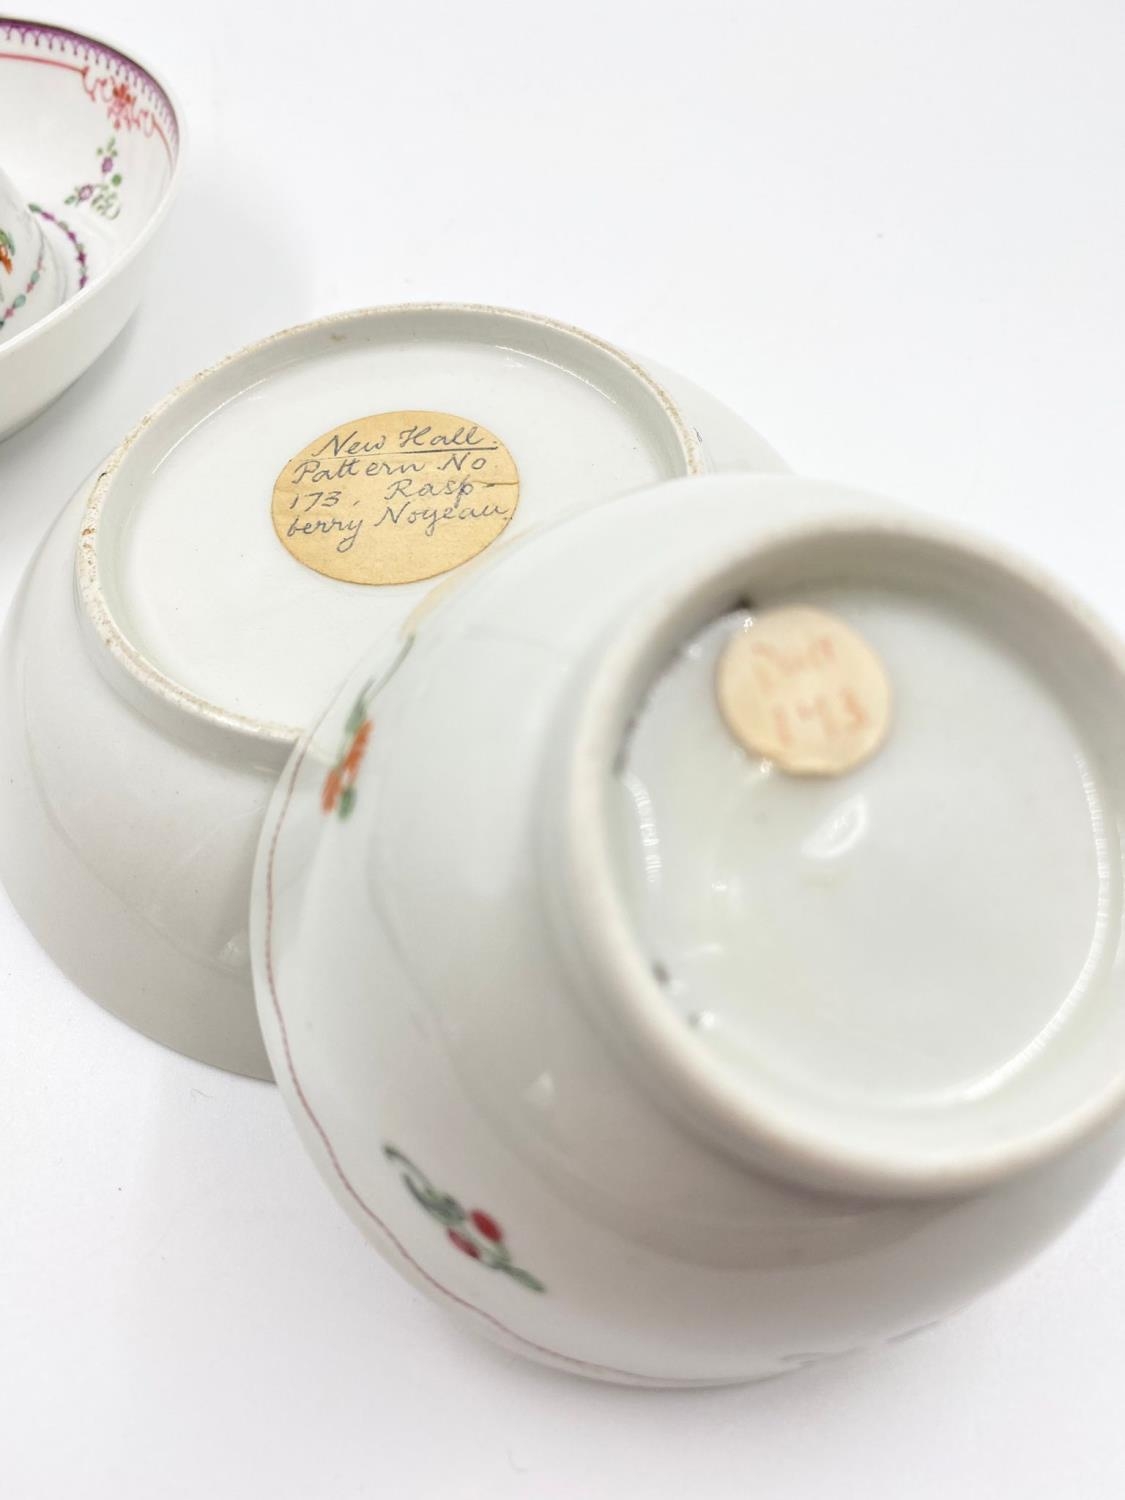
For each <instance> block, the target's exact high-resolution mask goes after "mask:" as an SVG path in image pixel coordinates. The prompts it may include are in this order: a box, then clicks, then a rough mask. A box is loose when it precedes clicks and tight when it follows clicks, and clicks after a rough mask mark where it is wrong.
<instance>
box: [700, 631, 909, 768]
mask: <svg viewBox="0 0 1125 1500" xmlns="http://www.w3.org/2000/svg"><path fill="white" fill-rule="evenodd" d="M716 691H717V694H718V700H719V710H720V712H721V713H722V716H723V719H724V721H725V722H726V725H727V728H728V729H729V730H730V732H731V733H732V734H733V735H734V737H735V739H736V740H738V741H739V743H740V744H741V745H742V746H743V747H744V748H745V749H747V750H749V751H750V752H751V753H752V754H754V755H761V756H763V757H765V758H766V759H767V760H771V761H773V762H774V763H775V764H776V765H778V766H779V767H780V768H781V769H782V770H783V771H789V772H791V773H792V774H794V775H798V776H839V775H841V774H842V773H843V772H844V771H850V770H851V769H852V767H853V766H857V765H859V764H860V762H861V761H865V760H867V758H868V757H869V756H871V755H873V754H874V753H875V751H876V750H877V749H878V748H879V746H880V745H881V744H882V743H883V740H884V739H885V738H886V734H887V730H888V728H889V726H890V719H891V689H890V683H889V682H888V681H887V674H886V672H885V671H884V670H883V664H882V662H881V661H880V660H879V658H878V657H877V656H876V655H875V652H874V651H873V650H872V649H871V647H870V646H869V645H868V644H867V642H866V641H865V640H864V639H863V637H862V636H861V635H859V634H857V632H856V631H854V630H853V629H852V628H851V626H850V625H846V624H845V623H844V621H843V620H841V619H838V618H837V617H836V616H835V615H830V614H827V613H826V612H825V611H824V610H820V609H811V608H807V607H805V606H804V605H795V606H788V605H787V606H784V607H781V608H778V609H769V610H765V611H763V613H762V614H760V615H756V616H754V617H753V618H752V619H751V620H750V621H749V622H748V623H747V625H746V626H745V628H744V629H742V630H740V631H739V632H738V633H737V634H736V635H735V636H733V637H732V639H731V640H730V641H729V643H728V644H727V646H726V648H725V649H724V651H723V653H722V655H721V656H720V657H719V664H718V673H717V677H716Z"/></svg>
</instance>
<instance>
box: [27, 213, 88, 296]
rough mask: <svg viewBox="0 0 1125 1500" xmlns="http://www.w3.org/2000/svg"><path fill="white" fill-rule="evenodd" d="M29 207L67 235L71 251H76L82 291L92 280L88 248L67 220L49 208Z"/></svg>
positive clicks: (79, 282)
mask: <svg viewBox="0 0 1125 1500" xmlns="http://www.w3.org/2000/svg"><path fill="white" fill-rule="evenodd" d="M27 206H28V208H30V209H31V212H32V213H33V214H38V215H39V217H40V218H41V219H46V220H48V222H49V223H51V224H53V225H54V226H55V228H56V229H58V230H60V231H61V232H62V233H63V234H65V235H66V237H67V239H68V240H69V241H70V245H71V249H72V250H73V251H74V259H75V261H76V263H77V264H76V270H77V273H78V290H79V291H81V290H82V288H83V287H84V286H85V285H86V283H87V282H88V281H89V279H90V270H89V257H88V256H87V254H86V246H85V245H84V244H83V243H82V241H81V240H80V239H79V238H78V236H77V235H76V234H75V232H74V230H73V229H72V228H71V227H70V225H69V224H68V223H67V222H66V220H65V219H60V218H59V216H58V214H53V213H52V212H51V210H50V209H49V208H42V207H40V205H39V204H38V203H29V204H28V205H27Z"/></svg>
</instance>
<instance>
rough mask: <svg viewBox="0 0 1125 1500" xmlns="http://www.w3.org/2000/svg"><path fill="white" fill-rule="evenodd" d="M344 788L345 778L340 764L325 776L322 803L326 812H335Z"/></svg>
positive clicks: (321, 796)
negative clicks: (341, 772)
mask: <svg viewBox="0 0 1125 1500" xmlns="http://www.w3.org/2000/svg"><path fill="white" fill-rule="evenodd" d="M343 788H344V778H343V776H342V775H341V774H340V768H339V766H333V767H332V769H331V771H329V773H328V775H327V776H326V777H325V778H324V790H323V791H322V792H321V794H320V805H321V807H322V808H323V809H324V811H325V812H326V813H330V812H334V811H335V809H336V804H337V802H339V800H340V793H341V792H342V791H343Z"/></svg>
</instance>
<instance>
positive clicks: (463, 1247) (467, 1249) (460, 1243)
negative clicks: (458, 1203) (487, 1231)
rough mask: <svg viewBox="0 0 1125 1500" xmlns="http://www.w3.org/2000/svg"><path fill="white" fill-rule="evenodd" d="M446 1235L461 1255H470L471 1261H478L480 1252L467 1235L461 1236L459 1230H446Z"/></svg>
mask: <svg viewBox="0 0 1125 1500" xmlns="http://www.w3.org/2000/svg"><path fill="white" fill-rule="evenodd" d="M446 1233H447V1234H448V1235H449V1238H450V1239H451V1240H452V1241H453V1243H454V1244H455V1245H456V1246H457V1248H458V1250H460V1251H461V1252H462V1253H463V1254H465V1255H471V1256H472V1258H473V1260H480V1251H479V1250H478V1249H477V1247H476V1245H474V1244H473V1242H472V1240H471V1239H470V1238H469V1236H468V1235H467V1234H462V1233H461V1231H460V1230H459V1229H447V1230H446Z"/></svg>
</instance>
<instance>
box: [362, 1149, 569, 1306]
mask: <svg viewBox="0 0 1125 1500" xmlns="http://www.w3.org/2000/svg"><path fill="white" fill-rule="evenodd" d="M383 1155H384V1156H385V1157H386V1158H387V1160H388V1161H390V1162H393V1163H394V1164H395V1165H396V1166H397V1167H399V1168H400V1169H401V1172H402V1180H403V1182H404V1183H405V1184H406V1186H407V1188H408V1189H409V1191H410V1193H411V1195H412V1196H413V1197H414V1199H415V1200H416V1201H417V1202H418V1203H420V1204H421V1205H422V1207H423V1208H424V1209H425V1210H426V1212H427V1213H428V1214H429V1215H430V1217H431V1218H433V1219H436V1220H437V1221H438V1223H439V1224H441V1225H443V1226H444V1228H445V1233H446V1237H447V1238H448V1240H449V1242H450V1244H451V1245H455V1246H456V1247H457V1249H458V1250H460V1252H461V1254H462V1255H467V1256H468V1257H469V1258H470V1260H476V1261H479V1262H480V1264H481V1265H482V1266H487V1267H488V1269H489V1270H490V1271H503V1272H504V1274H505V1276H510V1277H511V1278H512V1280H513V1281H518V1282H519V1284H520V1286H524V1287H527V1289H528V1291H531V1292H545V1291H546V1290H547V1288H546V1287H545V1286H544V1285H543V1283H542V1282H541V1281H540V1280H539V1278H538V1277H537V1276H533V1275H532V1274H531V1272H530V1271H525V1270H524V1269H523V1267H522V1266H517V1265H516V1264H515V1262H514V1261H513V1260H512V1252H511V1251H510V1250H509V1249H508V1246H507V1244H506V1242H505V1240H504V1231H503V1230H502V1229H501V1228H500V1225H499V1224H498V1223H497V1222H496V1220H495V1219H494V1218H493V1217H492V1215H491V1214H487V1213H485V1212H484V1210H483V1209H480V1208H471V1209H469V1210H468V1211H467V1212H466V1210H465V1209H463V1208H462V1207H461V1205H460V1203H458V1201H457V1199H456V1198H454V1197H451V1196H450V1194H449V1193H443V1192H442V1191H441V1190H440V1189H439V1188H436V1187H434V1185H433V1183H432V1182H431V1181H430V1179H429V1178H428V1177H427V1176H426V1174H425V1173H424V1172H421V1171H419V1169H418V1168H417V1167H416V1166H415V1165H414V1163H413V1162H412V1161H411V1160H410V1158H409V1157H407V1156H404V1155H403V1154H402V1152H401V1151H399V1150H398V1149H397V1148H396V1147H394V1146H384V1147H383Z"/></svg>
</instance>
